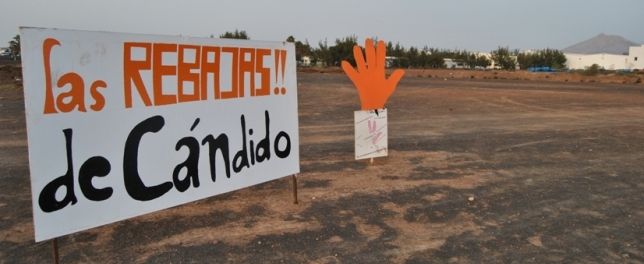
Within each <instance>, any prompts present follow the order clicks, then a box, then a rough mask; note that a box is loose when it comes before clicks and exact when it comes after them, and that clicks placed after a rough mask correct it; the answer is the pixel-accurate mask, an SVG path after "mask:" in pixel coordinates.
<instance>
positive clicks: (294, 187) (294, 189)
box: [291, 174, 297, 204]
mask: <svg viewBox="0 0 644 264" xmlns="http://www.w3.org/2000/svg"><path fill="white" fill-rule="evenodd" d="M291 178H292V179H293V203H294V204H297V174H293V175H291Z"/></svg>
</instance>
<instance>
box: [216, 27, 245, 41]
mask: <svg viewBox="0 0 644 264" xmlns="http://www.w3.org/2000/svg"><path fill="white" fill-rule="evenodd" d="M219 38H227V39H250V37H249V36H248V33H246V31H245V30H237V29H235V31H233V32H230V31H226V32H225V33H224V34H221V35H219Z"/></svg>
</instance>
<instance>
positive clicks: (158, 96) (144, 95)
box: [123, 42, 286, 108]
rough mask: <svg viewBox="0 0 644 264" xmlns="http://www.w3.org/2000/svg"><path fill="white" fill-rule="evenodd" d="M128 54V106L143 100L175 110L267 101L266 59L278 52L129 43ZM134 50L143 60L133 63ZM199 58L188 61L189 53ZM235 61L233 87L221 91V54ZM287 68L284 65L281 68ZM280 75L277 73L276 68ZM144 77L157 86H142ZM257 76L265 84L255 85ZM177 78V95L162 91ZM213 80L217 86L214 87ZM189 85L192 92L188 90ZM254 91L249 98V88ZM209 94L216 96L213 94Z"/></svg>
mask: <svg viewBox="0 0 644 264" xmlns="http://www.w3.org/2000/svg"><path fill="white" fill-rule="evenodd" d="M123 48H124V54H123V56H124V57H123V74H124V76H123V77H124V79H123V81H124V86H123V87H124V93H125V107H126V108H131V107H132V106H133V101H134V100H135V99H134V98H135V97H136V98H138V99H139V100H141V102H142V103H143V104H144V105H145V106H152V105H154V106H159V105H170V104H177V103H183V102H192V101H199V100H208V99H211V98H208V94H209V93H210V94H212V95H213V98H212V99H231V98H241V97H245V96H266V95H269V94H270V90H271V89H270V68H268V67H266V66H265V65H264V57H266V56H270V55H271V54H272V53H273V52H272V51H271V50H270V49H262V48H240V47H218V46H198V45H184V44H168V43H146V42H125V43H124V46H123ZM134 49H138V50H139V51H143V53H144V56H142V58H134V56H133V52H134ZM187 52H190V53H191V54H194V56H190V57H192V59H188V56H186V53H187ZM274 52H275V54H283V55H284V57H285V55H286V51H284V50H275V51H274ZM167 54H169V55H174V54H176V55H177V63H176V64H174V65H173V64H165V63H164V61H163V56H164V55H167ZM224 54H226V55H228V56H230V57H231V58H232V62H231V63H232V65H231V66H228V65H226V67H231V71H230V74H231V76H230V79H231V83H230V87H226V88H225V90H224V89H223V88H222V87H221V79H222V76H221V72H222V71H221V69H222V68H223V67H224V66H223V65H222V63H221V57H222V55H224ZM281 66H282V67H284V65H283V64H282V65H281ZM275 70H276V71H277V69H275ZM142 73H151V75H152V85H151V87H150V85H149V84H147V85H146V83H145V82H144V81H143V78H142ZM246 73H249V74H250V83H249V84H246V83H245V81H246V78H245V75H246ZM256 74H258V75H259V78H260V79H261V80H260V81H259V85H256V82H255V78H256ZM167 76H175V77H176V79H177V83H176V85H177V86H176V87H177V89H176V93H171V92H168V91H167V90H168V89H166V88H164V87H163V81H162V80H163V77H167ZM209 81H210V82H211V83H213V85H212V86H211V87H209V85H208V83H209ZM186 83H189V84H191V86H192V87H193V88H192V89H186V86H185V84H186ZM247 86H248V87H250V89H249V93H250V94H249V95H246V94H245V87H247ZM209 89H210V90H211V91H212V92H209Z"/></svg>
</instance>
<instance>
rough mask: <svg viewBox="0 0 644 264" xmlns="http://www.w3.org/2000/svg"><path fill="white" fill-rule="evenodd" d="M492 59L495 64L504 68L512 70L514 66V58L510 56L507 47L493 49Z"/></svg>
mask: <svg viewBox="0 0 644 264" xmlns="http://www.w3.org/2000/svg"><path fill="white" fill-rule="evenodd" d="M492 60H493V61H494V63H495V64H496V65H499V67H501V69H504V70H514V69H515V67H516V62H515V60H514V58H512V56H511V54H510V49H509V48H508V47H499V48H498V49H496V50H493V51H492Z"/></svg>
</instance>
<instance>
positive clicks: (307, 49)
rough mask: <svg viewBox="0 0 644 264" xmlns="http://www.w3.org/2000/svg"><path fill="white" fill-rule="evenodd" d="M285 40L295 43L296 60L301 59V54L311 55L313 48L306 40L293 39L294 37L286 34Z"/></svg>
mask: <svg viewBox="0 0 644 264" xmlns="http://www.w3.org/2000/svg"><path fill="white" fill-rule="evenodd" d="M286 42H291V43H293V44H295V59H296V60H297V61H301V60H302V57H303V56H311V55H313V49H312V48H311V45H309V42H308V41H306V42H304V43H302V42H301V41H299V40H295V37H293V36H288V38H286Z"/></svg>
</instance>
